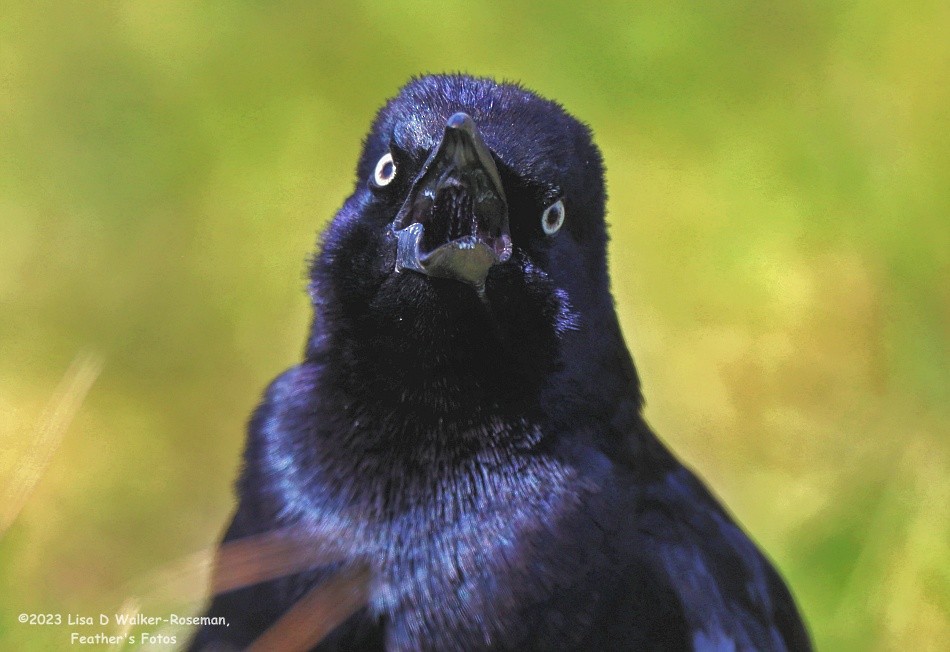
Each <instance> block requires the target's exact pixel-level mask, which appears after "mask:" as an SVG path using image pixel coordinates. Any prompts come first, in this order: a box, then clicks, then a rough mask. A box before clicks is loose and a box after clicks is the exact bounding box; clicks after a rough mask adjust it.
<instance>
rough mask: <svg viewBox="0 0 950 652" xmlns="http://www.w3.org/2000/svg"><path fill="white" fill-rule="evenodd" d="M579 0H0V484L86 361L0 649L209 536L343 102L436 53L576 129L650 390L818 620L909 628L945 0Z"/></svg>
mask: <svg viewBox="0 0 950 652" xmlns="http://www.w3.org/2000/svg"><path fill="white" fill-rule="evenodd" d="M582 6H585V5H581V4H579V3H557V2H532V3H502V2H497V3H495V2H492V3H489V2H484V3H481V2H457V1H448V2H446V1H442V2H415V3H378V4H376V3H366V2H362V3H360V2H351V3H342V2H299V3H290V4H287V3H258V2H228V3H224V2H188V1H184V0H177V1H169V2H164V1H163V2H157V1H155V2H133V1H112V2H35V1H33V2H27V1H20V0H5V1H4V2H3V3H2V4H0V437H2V439H0V472H4V473H5V477H0V483H2V482H7V481H8V480H9V479H10V478H12V477H13V475H12V472H11V469H12V468H14V467H15V466H16V465H19V464H22V463H23V456H24V455H27V454H28V450H29V442H30V441H32V438H34V437H36V436H37V431H38V429H41V425H40V424H42V423H43V420H44V418H45V417H44V408H45V406H48V405H50V404H51V402H52V403H53V404H55V402H56V400H57V398H56V397H57V386H58V385H59V383H60V381H61V380H62V378H63V376H64V374H66V371H67V369H68V368H69V366H70V363H71V361H72V360H73V359H74V358H76V356H77V355H79V354H80V353H82V352H92V353H93V354H94V355H96V356H98V359H99V360H101V362H102V364H103V367H102V372H101V375H100V376H99V378H98V380H97V381H96V383H95V384H94V385H93V387H92V389H91V391H90V392H89V394H88V396H87V397H86V399H85V401H84V402H83V403H82V405H81V407H80V409H79V411H78V413H77V416H76V418H75V419H74V420H73V421H72V422H71V424H70V425H69V427H68V429H67V430H66V431H65V434H64V437H63V443H62V445H61V447H60V448H59V449H58V450H57V451H56V452H55V454H54V455H53V457H52V460H51V463H50V465H49V467H48V469H47V470H46V472H45V474H44V475H43V477H42V479H41V480H40V482H39V484H38V485H37V488H36V490H35V492H34V493H33V494H32V496H31V497H30V498H29V500H28V502H27V503H26V504H25V506H24V508H23V510H22V512H21V513H20V514H19V517H18V519H17V520H16V521H15V522H14V524H13V525H12V526H11V527H10V528H9V530H8V531H7V532H6V534H5V535H3V538H2V539H0V586H2V587H3V588H2V589H0V647H2V648H3V649H17V650H47V649H59V648H63V649H65V648H66V647H67V645H66V640H67V638H66V637H67V634H68V631H69V630H68V628H66V627H59V628H56V627H52V628H49V627H48V628H41V627H32V628H30V627H28V626H23V625H20V624H18V623H17V622H16V621H15V617H16V614H18V613H21V612H54V613H63V614H67V613H76V614H98V613H99V612H100V611H102V612H105V613H113V612H114V611H115V610H116V609H117V608H118V607H119V603H120V602H121V601H122V600H123V599H124V598H126V597H128V592H129V591H130V590H131V589H129V588H128V587H129V586H132V585H135V583H136V582H137V581H138V579H139V578H142V577H144V576H148V575H149V573H151V572H152V571H153V570H154V569H156V568H161V567H164V566H165V565H167V564H168V563H170V562H172V561H174V560H176V559H178V558H180V557H182V556H183V555H186V554H189V553H191V552H194V551H196V550H199V549H201V548H203V547H206V546H208V545H210V544H211V543H212V542H213V541H214V539H215V538H216V537H217V536H218V534H219V532H220V530H221V528H222V526H223V525H224V523H225V521H226V519H227V516H228V513H229V511H230V509H231V508H232V504H231V497H230V486H231V483H232V481H233V478H234V476H235V474H236V471H237V465H238V456H239V452H240V449H241V446H242V441H243V425H244V422H245V420H246V418H247V416H248V414H249V412H250V410H251V409H252V408H253V406H254V404H255V402H256V400H257V397H258V395H259V392H260V391H261V390H262V388H263V387H264V386H265V384H266V383H267V382H268V380H269V379H270V378H271V377H273V376H274V375H276V374H277V373H278V372H280V371H281V370H282V369H284V368H286V367H287V366H289V365H291V364H293V363H294V361H296V360H297V359H298V358H299V355H300V351H301V349H302V346H303V341H304V337H305V333H306V329H307V322H308V319H309V307H308V302H307V298H306V296H305V293H304V280H303V274H304V270H305V259H306V257H307V256H308V255H309V254H310V252H311V251H312V248H313V245H314V242H315V240H316V234H317V232H318V231H319V230H320V229H321V228H322V226H323V225H324V224H325V223H326V221H327V219H328V218H329V217H330V216H331V215H332V214H333V213H334V211H335V210H336V208H337V207H338V206H339V205H340V204H341V202H342V200H343V198H344V197H345V196H346V195H347V194H348V193H349V192H350V189H351V186H352V183H353V168H354V164H355V160H356V156H357V153H358V150H359V147H360V142H361V138H362V136H363V134H364V132H365V130H366V128H367V126H368V124H369V122H370V120H371V118H372V116H373V114H374V112H375V110H376V109H377V108H378V106H379V105H380V104H381V103H382V102H383V101H384V100H385V99H386V98H387V97H389V96H391V95H392V94H393V93H394V92H395V91H396V90H397V89H398V87H399V86H400V85H401V84H402V83H403V82H405V80H406V79H407V78H408V77H409V76H410V75H413V74H418V73H422V72H426V71H433V72H439V71H456V70H461V71H467V72H472V73H476V74H483V75H490V76H494V77H498V78H506V79H514V80H520V81H522V82H523V83H524V84H526V85H527V86H528V87H530V88H533V89H535V90H537V91H538V92H540V93H541V94H543V95H545V96H548V97H551V98H554V99H557V100H558V101H560V102H561V103H563V104H564V106H565V107H567V109H568V110H569V111H571V112H572V113H574V114H575V115H577V116H578V117H580V118H581V119H583V120H585V121H586V122H588V123H589V124H590V125H591V126H592V128H593V129H594V132H595V134H596V137H597V140H598V142H599V144H600V146H601V148H602V149H603V151H604V156H605V159H606V164H607V170H608V183H609V191H610V202H609V211H610V220H611V223H612V238H613V239H612V245H611V255H612V259H611V262H612V269H613V275H614V287H615V294H616V298H617V304H618V309H619V311H620V314H621V318H622V322H623V325H624V328H625V331H626V333H627V338H628V342H629V344H630V346H631V348H632V350H633V353H634V356H635V359H636V360H637V363H638V366H639V369H640V371H641V374H642V377H643V382H644V387H645V392H646V396H647V401H648V408H647V412H648V417H649V419H650V421H651V423H652V424H653V425H654V426H655V427H656V429H657V430H658V432H659V433H660V435H661V436H662V437H663V438H664V439H665V440H666V441H667V442H668V443H669V444H670V446H671V447H672V448H673V449H674V450H675V451H677V453H678V454H679V455H680V456H681V457H682V458H684V459H685V460H686V461H687V462H688V463H689V464H690V465H692V466H693V467H695V468H696V469H697V470H698V471H699V472H700V474H701V475H702V476H703V477H704V478H706V479H707V480H708V482H709V483H710V485H711V486H712V487H713V489H714V490H715V491H716V492H717V493H718V494H719V495H720V496H722V497H723V498H724V500H725V501H726V503H727V504H728V505H729V506H730V508H731V509H732V511H733V512H734V513H735V514H736V515H737V517H738V518H739V520H740V521H741V522H742V523H743V524H744V525H745V527H746V528H747V529H748V530H749V531H750V532H751V533H752V534H753V536H754V537H755V538H756V540H757V541H759V542H760V543H761V544H762V545H763V547H764V548H765V549H767V550H768V551H769V554H770V555H771V556H772V557H773V558H774V559H775V560H776V562H777V563H778V565H779V566H780V567H781V569H782V571H783V573H784V574H785V576H786V577H787V578H788V579H789V581H790V583H791V585H792V587H793V588H794V591H795V593H796V594H797V596H798V598H799V601H800V603H801V607H802V609H803V611H804V614H805V616H806V618H807V620H808V622H809V625H810V627H811V629H812V631H813V633H814V636H815V640H816V641H817V643H818V645H819V648H820V649H826V650H910V649H914V650H922V649H945V648H944V645H945V644H946V642H947V641H948V640H950V553H948V541H950V436H948V432H950V353H948V340H950V334H948V333H950V282H948V279H950V253H948V252H950V46H948V40H947V34H948V33H950V5H947V4H946V3H939V2H911V3H901V2H896V1H891V2H880V1H874V0H872V1H870V2H863V3H856V2H828V3H814V2H803V1H794V2H786V3H770V2H756V1H751V0H750V1H746V2H741V1H731V2H717V3H694V2H686V1H680V0H673V1H672V2H666V3H629V2H601V3H597V4H595V5H590V6H591V9H582ZM25 451H26V452H25ZM194 581H195V582H197V583H200V582H202V581H203V578H201V577H196V578H195V580H194ZM167 608H169V607H168V606H167V605H165V604H157V603H156V604H145V605H143V611H144V612H145V613H149V612H150V610H151V611H154V610H159V609H162V610H164V609H167ZM175 608H177V609H180V610H184V611H187V610H188V609H189V608H190V609H194V608H196V607H195V605H177V606H175ZM631 617H635V615H633V614H631ZM941 642H942V643H941Z"/></svg>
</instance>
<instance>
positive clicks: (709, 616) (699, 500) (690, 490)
mask: <svg viewBox="0 0 950 652" xmlns="http://www.w3.org/2000/svg"><path fill="white" fill-rule="evenodd" d="M650 436H651V437H652V434H651V435H650ZM629 453H630V450H629V448H628V450H627V455H619V456H617V455H615V456H613V457H614V465H615V467H614V468H615V473H616V475H617V480H616V482H615V483H614V485H613V487H614V491H616V492H619V493H620V494H623V495H626V496H627V497H628V498H627V501H626V502H625V503H623V501H615V502H618V503H622V504H624V505H625V508H624V509H628V510H629V512H628V513H627V514H618V513H616V512H614V513H613V514H612V515H611V518H613V519H620V520H622V521H624V522H627V523H630V524H632V531H629V532H627V533H626V534H625V535H624V536H623V537H614V538H613V539H612V540H613V541H617V542H619V543H618V545H621V546H624V547H625V549H626V552H627V554H628V556H629V557H630V558H631V562H630V566H629V567H630V568H631V569H632V571H636V572H640V571H639V570H638V569H640V568H642V567H644V566H645V567H646V568H649V569H651V572H652V578H653V581H655V582H658V583H659V584H661V585H663V586H664V587H666V588H667V589H668V590H669V591H671V592H672V593H673V594H674V595H675V596H676V603H677V606H678V610H679V612H680V614H681V617H682V622H683V625H684V626H685V629H686V631H687V632H688V636H689V640H690V641H691V643H692V645H694V646H695V647H696V648H697V649H720V648H721V649H739V650H743V649H757V650H786V649H788V650H807V649H810V643H809V642H808V641H809V639H808V636H807V634H806V632H805V631H804V627H803V625H802V624H801V619H800V617H799V615H798V613H797V610H796V608H795V605H794V601H793V600H792V598H791V595H790V593H789V591H788V589H787V588H786V586H785V583H784V582H783V580H782V579H781V577H780V576H779V574H778V572H777V571H776V570H775V568H774V567H773V565H772V564H771V562H770V561H769V560H768V559H766V558H765V556H764V555H763V554H762V553H761V552H760V550H759V549H758V548H757V547H756V545H755V544H754V543H753V542H752V541H751V540H750V539H749V537H748V536H747V535H746V534H745V532H743V531H742V529H741V528H739V526H738V525H736V523H735V522H734V520H733V519H732V517H731V516H730V515H729V514H728V513H727V512H726V510H725V509H724V508H723V507H722V505H721V504H720V502H719V501H718V500H717V499H716V498H715V497H714V496H713V494H712V493H711V492H710V490H709V489H708V488H707V487H706V485H705V484H704V483H703V481H702V480H700V479H699V478H698V477H697V476H696V475H695V474H694V473H693V472H692V471H690V470H689V469H688V468H686V467H685V466H684V465H683V464H681V463H680V462H679V461H678V460H677V459H676V458H675V457H673V455H672V454H671V453H669V452H668V451H667V450H666V448H665V447H664V446H663V445H662V443H660V442H659V440H657V439H655V438H653V439H652V441H644V440H643V438H642V437H641V438H640V440H639V441H637V442H636V444H635V446H634V451H633V453H635V455H636V457H635V458H634V457H631V456H630V454H629ZM630 617H636V616H634V615H633V614H631V616H630Z"/></svg>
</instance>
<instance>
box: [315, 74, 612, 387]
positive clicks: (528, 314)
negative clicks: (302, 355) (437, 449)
mask: <svg viewBox="0 0 950 652" xmlns="http://www.w3.org/2000/svg"><path fill="white" fill-rule="evenodd" d="M604 198H605V191H604V179H603V167H602V163H601V156H600V152H599V151H598V149H597V147H596V146H595V145H594V144H593V141H592V138H591V134H590V130H589V129H588V128H587V127H586V126H585V125H584V124H582V123H581V122H579V121H578V120H576V119H574V118H573V117H571V116H570V115H568V113H567V112H566V111H565V110H564V109H563V108H562V107H561V106H560V105H559V104H557V103H555V102H552V101H550V100H546V99H543V98H541V97H539V96H538V95H536V94H534V93H532V92H530V91H528V90H526V89H524V88H523V87H521V86H519V85H516V84H507V83H497V82H495V81H493V80H490V79H484V78H474V77H469V76H465V75H437V76H427V77H421V78H417V79H414V80H412V81H410V82H409V83H408V84H407V85H406V86H405V87H404V88H403V89H402V90H401V91H400V92H399V94H398V95H397V96H396V97H395V98H393V99H392V100H390V101H389V102H388V103H387V104H386V105H385V106H384V107H383V108H382V109H381V110H380V111H379V113H378V115H377V117H376V120H375V121H374V123H373V125H372V128H371V130H370V132H369V134H368V135H367V137H366V139H365V141H364V146H363V151H362V155H361V157H360V160H359V164H358V166H357V179H356V188H355V190H354V192H353V194H352V195H351V196H350V198H349V199H348V200H347V201H346V203H345V204H344V206H343V207H342V208H341V210H340V211H339V213H338V214H337V215H336V217H335V219H334V220H333V222H332V223H331V224H330V226H329V227H328V229H327V231H326V233H325V235H324V240H323V247H322V251H321V252H320V254H319V255H318V256H317V258H316V259H315V262H314V265H313V268H312V284H311V294H312V296H313V298H314V301H315V304H316V312H317V318H316V321H315V326H314V335H313V338H312V339H311V344H310V347H311V351H316V350H318V349H319V348H320V343H321V342H324V341H326V338H328V337H330V338H331V339H332V338H333V337H334V336H335V335H341V336H342V335H344V334H346V335H345V336H344V337H342V338H336V339H334V346H336V347H337V348H340V347H343V348H346V345H343V344H341V341H342V340H343V339H346V340H347V341H349V342H350V344H351V345H352V347H353V348H352V351H351V355H350V358H354V357H359V356H369V357H371V358H372V359H373V360H374V363H375V364H377V365H383V368H385V365H386V364H387V362H386V361H389V362H390V363H391V364H392V368H391V369H390V373H391V374H395V375H399V376H407V375H412V373H416V375H418V372H419V369H418V365H419V364H423V365H426V364H428V365H429V367H428V368H429V369H431V366H432V365H436V364H438V365H441V366H443V367H444V366H446V365H451V364H457V365H458V366H460V367H464V368H466V369H467V370H469V371H472V372H473V373H475V375H476V376H478V375H479V370H481V371H482V372H484V373H483V374H482V376H484V374H486V373H487V374H489V375H491V374H494V375H495V376H496V377H497V376H498V375H499V374H500V375H504V376H506V377H509V378H511V377H514V376H518V375H519V374H520V372H523V371H524V370H526V369H528V370H532V371H533V372H534V374H533V375H534V376H538V375H539V374H543V373H546V372H550V371H551V370H552V369H553V368H554V367H555V366H556V365H557V363H556V361H557V360H558V359H559V358H560V357H561V355H560V351H561V349H562V348H563V347H562V346H561V341H562V339H563V338H564V336H565V334H566V333H568V332H571V331H577V330H581V329H583V328H584V327H585V326H586V331H587V335H588V336H592V337H595V338H596V337H597V330H598V328H600V327H601V326H602V325H603V324H607V327H608V328H612V327H613V326H611V325H613V324H615V317H614V312H613V305H612V299H611V297H610V292H609V283H608V277H607V266H606V242H607V235H606V227H605V223H604ZM357 349H359V351H357ZM370 351H372V353H370ZM340 355H343V354H340ZM409 367H412V368H413V369H414V371H413V372H410V371H409ZM380 369H381V368H380V367H377V370H378V371H379V370H380ZM510 369H517V370H518V372H519V373H515V374H514V375H512V374H511V373H507V370H510ZM383 373H385V371H384V372H383ZM496 379H497V378H496ZM502 384H504V383H502Z"/></svg>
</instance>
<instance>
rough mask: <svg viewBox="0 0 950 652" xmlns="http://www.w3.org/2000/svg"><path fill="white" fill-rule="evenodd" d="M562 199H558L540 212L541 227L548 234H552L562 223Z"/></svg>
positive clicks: (563, 215)
mask: <svg viewBox="0 0 950 652" xmlns="http://www.w3.org/2000/svg"><path fill="white" fill-rule="evenodd" d="M564 217H565V214H564V200H563V199H558V200H557V201H556V202H554V203H553V204H551V205H550V206H548V207H547V208H545V209H544V213H542V214H541V228H542V229H544V232H545V233H547V234H548V235H554V234H555V233H557V232H558V231H559V230H560V229H561V225H562V224H564Z"/></svg>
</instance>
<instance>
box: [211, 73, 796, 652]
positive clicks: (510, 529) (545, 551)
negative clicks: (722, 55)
mask: <svg viewBox="0 0 950 652" xmlns="http://www.w3.org/2000/svg"><path fill="white" fill-rule="evenodd" d="M604 213H605V191H604V179H603V166H602V162H601V155H600V152H599V151H598V149H597V147H596V146H595V145H594V144H593V142H592V139H591V133H590V130H589V129H588V128H587V127H586V126H585V125H583V124H581V123H580V122H578V121H577V120H575V119H574V118H572V117H571V116H570V115H568V114H567V113H566V112H565V111H564V109H563V108H562V107H561V106H559V105H558V104H556V103H555V102H552V101H548V100H545V99H542V98H540V97H538V96H537V95H535V94H533V93H531V92H529V91H528V90H526V89H524V88H522V87H520V86H518V85H515V84H507V83H506V84H501V83H496V82H494V81H492V80H489V79H479V78H473V77H468V76H464V75H447V76H429V77H422V78H418V79H414V80H412V81H411V82H410V83H409V84H407V85H406V86H405V87H404V88H403V89H402V91H401V92H400V93H399V95H397V96H396V97H395V98H394V99H392V100H391V101H390V102H389V103H388V104H386V105H385V106H384V107H383V108H382V110H380V112H379V114H378V116H377V118H376V120H375V122H374V124H373V126H372V129H371V131H370V133H369V135H368V136H367V138H366V141H365V144H364V148H363V153H362V156H361V157H360V161H359V165H358V169H357V182H356V189H355V190H354V192H353V194H352V195H351V196H350V197H349V199H347V200H346V202H345V204H344V205H343V207H342V208H341V209H340V211H339V212H338V213H337V215H336V217H335V218H334V219H333V221H332V223H331V224H330V225H329V227H328V228H327V230H326V232H325V234H324V236H323V241H322V246H321V249H320V251H319V253H318V255H317V256H316V258H315V259H314V261H313V263H312V267H311V283H310V296H311V298H312V301H313V306H314V319H313V324H312V329H311V331H310V335H309V339H308V341H307V344H306V350H305V355H304V360H303V361H302V362H301V363H300V364H299V365H298V366H296V367H293V368H292V369H290V370H288V371H286V372H285V373H283V374H282V375H281V376H279V377H278V378H277V379H276V380H275V381H274V382H273V383H272V384H271V386H270V387H269V389H268V390H267V392H266V394H265V396H264V399H263V401H262V403H261V405H260V406H259V407H258V409H257V411H256V412H255V414H254V416H253V418H252V419H251V422H250V426H249V432H248V442H247V448H246V452H245V464H244V468H243V472H242V474H241V476H240V480H239V482H238V497H239V505H238V509H237V513H236V515H235V517H234V521H233V523H232V525H231V527H230V529H229V530H228V532H227V534H226V535H225V541H226V542H228V541H232V540H235V539H240V538H242V537H247V536H251V535H259V534H262V533H267V532H271V531H279V530H282V529H286V528H295V529H296V530H297V531H299V532H305V533H310V535H311V536H313V537H314V541H316V540H317V539H319V538H323V539H326V538H327V537H330V538H332V539H333V545H334V546H336V547H338V548H339V549H340V550H341V553H340V556H339V558H338V559H337V560H336V561H334V562H333V563H332V564H328V565H325V566H322V567H318V568H314V569H308V570H303V571H300V572H296V573H295V574H292V575H290V576H288V577H283V578H279V579H273V580H269V581H266V582H262V583H259V584H256V585H253V586H249V587H246V588H242V589H237V590H233V591H229V592H226V593H223V594H221V595H219V596H217V597H216V598H215V599H214V601H213V603H212V604H211V607H210V610H209V612H208V614H209V615H210V616H225V617H226V618H227V620H228V622H229V624H230V626H228V627H222V626H208V627H205V628H204V629H202V630H200V631H199V632H198V633H197V636H196V638H195V640H194V641H193V643H192V645H193V647H194V648H196V649H202V648H203V647H204V646H207V645H210V644H213V643H217V644H225V645H230V646H234V647H244V646H246V645H248V644H249V643H251V642H252V641H254V640H255V639H257V638H258V637H259V636H260V635H261V634H262V633H263V632H264V631H265V630H267V629H268V628H269V627H270V626H271V625H273V623H274V622H276V621H277V620H278V619H279V618H280V616H281V614H283V613H285V612H286V611H288V609H291V607H292V606H293V605H294V604H295V603H296V602H298V601H299V600H300V599H301V597H302V596H305V595H306V594H307V593H308V591H309V590H310V589H311V588H312V587H314V586H319V585H320V583H321V582H325V581H332V578H333V577H335V576H336V575H337V574H338V573H346V572H348V571H351V570H352V569H355V568H357V567H360V566H365V567H367V568H369V569H370V572H371V580H370V582H369V584H368V586H367V588H366V599H365V604H363V605H362V606H361V607H360V608H359V609H358V610H355V611H354V612H353V613H352V615H350V616H349V617H348V618H346V619H345V621H344V622H342V624H341V625H340V626H339V627H336V628H335V629H334V630H333V631H332V632H330V633H329V636H327V637H326V638H324V639H323V641H322V642H321V643H320V649H328V650H329V649H338V650H373V649H379V650H382V649H387V650H482V649H491V650H531V649H537V650H687V649H698V650H808V649H810V642H809V638H808V635H807V633H806V630H805V628H804V626H803V623H802V621H801V619H800V617H799V615H798V613H797V610H796V607H795V604H794V602H793V599H792V597H791V595H790V594H789V591H788V589H787V588H786V586H785V584H784V583H783V581H782V579H781V578H780V577H779V575H778V574H777V573H776V571H775V569H774V568H773V567H772V565H771V564H770V563H769V561H768V560H767V559H766V558H765V557H764V556H763V555H762V554H761V553H760V552H759V550H758V549H757V548H756V547H755V545H754V544H753V543H752V542H751V541H750V540H749V539H748V538H747V537H746V535H745V534H743V532H742V531H741V530H740V529H739V528H738V527H737V526H736V525H735V524H734V523H733V521H732V519H731V518H730V517H729V515H728V514H727V513H726V512H725V511H724V510H723V508H722V507H721V506H720V505H719V503H718V502H717V501H716V499H714V498H713V497H712V496H711V495H710V493H709V491H707V489H706V488H705V487H704V485H703V484H702V483H701V482H700V481H699V480H698V479H697V478H696V477H695V476H694V475H693V474H692V473H691V472H690V471H688V470H687V469H686V468H684V467H683V466H682V465H681V464H680V463H679V462H678V461H677V460H676V459H675V458H674V457H673V456H672V455H671V454H670V453H669V452H668V451H667V449H666V448H665V447H664V446H663V445H662V444H661V443H660V442H659V441H658V439H657V438H656V437H655V435H654V434H653V433H652V432H651V430H650V428H649V427H648V426H647V424H646V422H645V421H644V419H643V417H642V414H641V408H642V403H643V400H642V397H641V392H640V383H639V380H638V377H637V373H636V370H635V368H634V365H633V362H632V360H631V357H630V354H629V353H628V351H627V347H626V345H625V344H624V340H623V336H622V334H621V331H620V327H619V325H618V321H617V317H616V314H615V311H614V305H613V299H612V297H611V294H610V287H609V278H608V272H607V260H606V245H607V231H606V226H605V220H604Z"/></svg>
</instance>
